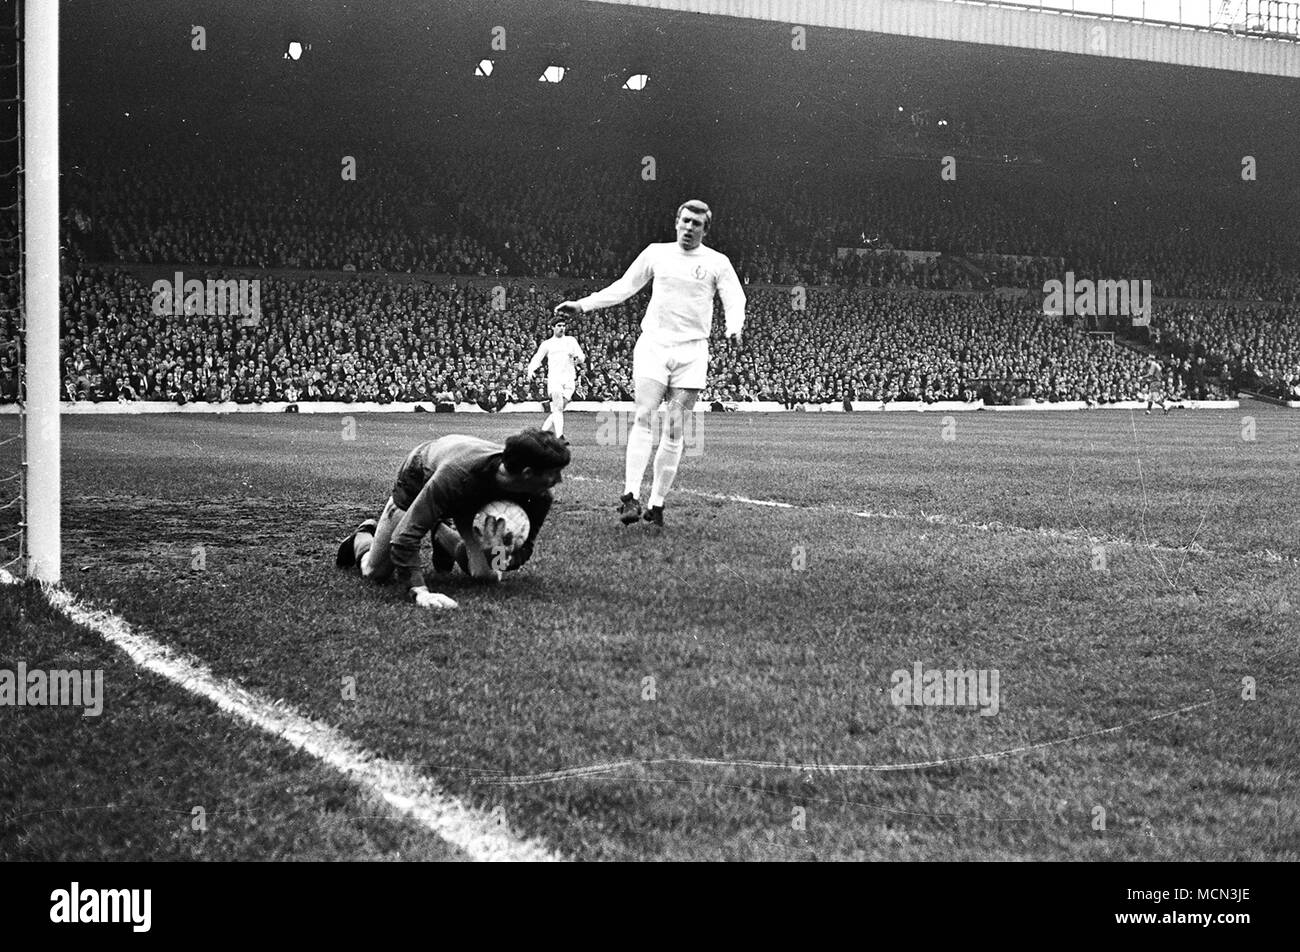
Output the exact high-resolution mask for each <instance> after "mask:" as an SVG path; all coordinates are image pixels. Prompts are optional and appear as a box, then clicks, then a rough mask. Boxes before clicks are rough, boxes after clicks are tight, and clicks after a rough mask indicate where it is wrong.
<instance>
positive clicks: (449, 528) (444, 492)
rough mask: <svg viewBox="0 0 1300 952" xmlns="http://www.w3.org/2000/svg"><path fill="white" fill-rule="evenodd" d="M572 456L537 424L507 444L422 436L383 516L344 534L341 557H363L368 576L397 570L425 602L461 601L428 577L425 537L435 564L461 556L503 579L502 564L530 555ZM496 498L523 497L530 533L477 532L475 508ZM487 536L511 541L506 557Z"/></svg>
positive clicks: (484, 574)
mask: <svg viewBox="0 0 1300 952" xmlns="http://www.w3.org/2000/svg"><path fill="white" fill-rule="evenodd" d="M569 459H570V456H569V448H568V447H567V446H565V445H564V444H563V443H561V442H560V441H559V439H557V438H556V436H555V435H554V434H553V433H545V432H543V431H541V430H537V429H529V430H524V431H522V432H520V433H516V434H514V435H513V436H511V437H509V438H508V439H507V440H506V442H505V444H504V445H502V444H500V443H493V442H490V441H488V440H481V439H479V438H477V437H473V436H460V435H455V434H453V435H450V436H444V437H442V438H440V439H436V440H429V441H428V442H425V443H421V444H420V445H419V446H417V447H415V449H413V450H411V452H410V453H408V454H407V456H406V459H405V461H404V462H403V463H402V466H401V469H400V470H398V473H397V482H396V484H395V485H394V486H393V493H392V495H391V496H390V497H389V498H388V502H387V503H386V504H385V505H384V509H383V512H382V513H381V514H380V516H379V519H378V520H375V519H367V520H366V521H365V522H363V523H362V524H361V525H360V526H358V527H357V530H356V531H355V532H353V533H352V534H351V535H350V536H348V537H347V538H346V539H344V540H343V541H342V543H341V544H340V545H339V550H338V556H337V558H336V564H337V565H338V566H339V567H340V568H348V567H351V566H353V565H359V566H360V568H361V574H362V576H363V577H365V578H368V579H372V580H373V581H376V582H385V581H388V580H389V579H390V578H395V579H396V580H397V582H398V584H400V585H401V586H402V587H403V588H405V589H406V590H407V593H408V596H409V597H410V598H411V599H413V600H414V601H415V603H416V604H417V605H419V606H420V607H421V608H455V607H456V602H455V601H453V600H452V599H451V598H449V597H447V596H446V595H443V594H441V593H439V592H431V591H429V589H428V587H427V586H426V585H425V583H424V573H423V571H422V567H421V564H420V543H421V542H423V540H424V537H425V536H426V535H432V537H433V540H432V541H433V568H434V571H435V572H449V571H451V569H452V568H453V567H454V565H455V564H456V563H457V562H459V563H460V565H461V567H462V568H463V569H465V570H466V571H467V572H468V573H469V574H470V575H472V576H474V577H475V578H477V579H480V580H483V581H489V582H495V581H498V580H499V579H500V577H501V574H500V573H501V571H502V570H504V571H510V570H513V569H517V568H519V567H520V566H522V565H523V564H524V563H525V562H527V561H528V559H529V557H530V556H531V555H532V553H533V542H534V540H535V539H536V538H537V533H538V530H539V529H541V527H542V523H543V522H544V521H545V520H546V514H547V513H548V512H549V511H550V508H551V501H552V497H551V487H552V486H554V485H555V484H556V483H558V482H560V481H561V479H562V478H563V475H562V471H563V469H564V467H565V466H567V465H569ZM494 500H507V501H510V502H514V503H518V504H519V505H520V506H521V507H522V508H523V510H524V511H525V512H526V513H527V514H528V521H529V531H528V538H527V539H525V540H524V541H523V542H522V543H521V544H519V545H518V546H515V544H514V543H515V542H516V540H515V539H513V538H511V537H510V534H509V533H505V534H504V535H501V536H500V538H499V539H497V538H496V536H497V535H498V531H499V528H500V526H499V524H498V525H497V526H491V527H488V532H487V536H488V538H487V539H485V538H483V537H480V536H479V535H478V533H477V530H476V529H475V527H474V516H475V515H476V514H477V513H478V511H479V510H480V509H482V508H483V506H485V505H486V504H487V503H489V502H492V501H494ZM488 541H497V542H499V544H500V545H502V546H504V547H505V548H506V549H513V552H512V554H511V556H510V560H509V562H508V563H506V564H505V565H493V564H490V562H489V559H488V555H487V553H486V551H485V548H484V547H485V544H486V542H488ZM493 561H496V560H495V559H494V560H493Z"/></svg>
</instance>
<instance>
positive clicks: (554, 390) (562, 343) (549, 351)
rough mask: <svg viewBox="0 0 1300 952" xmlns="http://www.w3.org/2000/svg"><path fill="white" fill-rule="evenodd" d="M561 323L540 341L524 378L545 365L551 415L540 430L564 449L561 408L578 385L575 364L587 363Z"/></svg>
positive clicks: (562, 409) (562, 411)
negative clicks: (548, 434) (551, 434)
mask: <svg viewBox="0 0 1300 952" xmlns="http://www.w3.org/2000/svg"><path fill="white" fill-rule="evenodd" d="M564 331H565V324H564V321H562V320H559V321H556V322H555V325H554V327H553V329H552V334H551V336H550V337H548V338H546V340H544V341H542V343H541V346H540V347H538V348H537V353H535V354H533V359H532V360H530V361H529V362H528V371H527V376H528V377H530V378H531V377H532V375H533V374H535V373H537V368H538V367H540V366H541V365H542V361H543V360H545V361H546V393H547V396H549V397H550V399H551V415H550V416H548V417H547V418H546V422H545V423H543V424H542V429H543V430H547V431H550V432H551V433H554V434H555V435H556V436H557V437H559V438H560V440H561V441H563V443H564V444H565V445H566V446H567V445H568V443H569V441H568V440H567V439H565V438H564V408H565V407H566V406H568V405H569V400H570V399H572V397H573V390H574V388H575V387H576V386H577V385H578V364H580V363H582V362H583V361H584V360H586V359H587V355H586V354H584V353H583V352H582V348H581V347H580V346H579V345H578V342H577V340H575V339H574V338H572V337H569V336H567V335H566V334H565V333H564Z"/></svg>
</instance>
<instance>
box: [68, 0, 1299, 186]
mask: <svg viewBox="0 0 1300 952" xmlns="http://www.w3.org/2000/svg"><path fill="white" fill-rule="evenodd" d="M195 26H202V27H203V28H204V32H205V38H206V50H203V51H196V50H194V49H192V45H193V44H192V39H191V37H192V31H193V28H194V27H195ZM494 27H502V28H504V45H505V49H503V50H502V49H497V50H494V49H493V48H492V46H493V39H494V35H496V34H494V31H493V28H494ZM62 35H63V48H62V64H63V66H62V69H63V79H64V95H63V98H64V101H65V103H66V104H67V105H68V106H69V107H70V112H69V115H68V117H67V119H65V122H66V123H68V128H69V130H70V133H71V134H72V135H74V136H75V135H76V134H78V133H79V132H80V133H84V134H87V135H94V134H96V133H97V130H98V129H99V127H100V126H101V125H102V124H103V123H104V122H105V121H106V119H110V118H111V119H112V121H114V122H116V123H118V124H122V123H126V124H128V125H129V124H130V123H139V122H140V121H141V120H156V121H157V122H160V123H163V124H170V125H173V126H177V127H179V126H180V125H181V124H184V126H185V127H186V128H188V129H195V128H202V127H205V126H208V125H216V124H220V123H222V122H226V121H228V120H230V119H231V118H232V117H234V118H235V119H236V120H238V121H240V122H244V123H248V124H254V123H258V122H266V123H270V124H273V125H274V126H275V127H277V128H279V129H282V130H293V129H310V130H314V131H316V132H318V133H320V134H327V135H333V136H336V137H343V136H351V137H354V138H356V137H361V136H365V135H374V136H389V135H417V136H418V135H419V134H420V133H421V131H422V130H424V129H426V128H431V127H432V126H434V125H436V124H439V123H442V124H446V123H453V124H459V125H460V126H462V127H464V128H474V129H477V130H485V129H486V130H496V129H499V130H500V131H502V132H506V131H508V130H510V129H514V128H518V127H519V126H520V124H525V125H526V124H532V125H534V126H540V127H542V128H551V129H553V130H554V133H555V134H556V135H582V134H594V133H596V132H597V131H600V130H602V129H604V130H611V131H612V132H613V133H614V134H621V133H627V132H628V131H629V130H634V129H642V130H644V129H652V128H669V129H676V130H690V131H691V134H694V135H699V134H700V130H702V129H716V130H718V134H719V135H728V136H732V137H735V136H737V135H750V136H754V137H756V138H761V137H762V136H765V135H770V134H772V132H773V130H781V131H783V134H789V135H796V134H797V135H801V136H810V135H811V136H821V137H823V138H826V139H839V140H843V141H844V142H846V143H848V142H851V141H853V140H854V138H855V137H857V136H859V135H860V131H861V129H862V127H863V125H864V124H869V123H870V122H872V121H874V120H875V117H877V116H879V115H880V114H881V113H882V112H883V111H885V110H888V109H894V108H897V107H898V106H903V107H905V108H907V109H908V110H911V109H914V108H927V109H933V110H939V111H947V112H950V113H953V114H960V115H980V116H983V117H985V118H986V119H988V118H992V119H993V120H994V121H996V122H999V123H1002V124H1004V125H1005V127H1006V129H1007V131H1008V134H1010V135H1023V136H1029V137H1033V138H1034V139H1035V140H1036V142H1037V143H1038V144H1039V145H1040V147H1041V148H1043V149H1044V150H1045V151H1046V152H1047V153H1048V154H1049V155H1054V156H1055V157H1056V158H1058V159H1061V160H1068V159H1069V158H1070V157H1071V156H1077V155H1079V154H1081V153H1088V152H1091V151H1095V150H1096V149H1097V148H1099V147H1105V145H1106V143H1114V145H1115V147H1116V148H1119V149H1120V150H1121V151H1124V150H1140V149H1142V148H1153V147H1154V148H1161V149H1167V150H1170V151H1176V150H1178V149H1180V148H1195V147H1199V146H1200V145H1202V144H1204V143H1207V142H1212V143H1222V144H1223V146H1224V148H1225V150H1226V152H1227V153H1229V154H1230V153H1232V152H1233V151H1236V152H1238V153H1241V152H1252V153H1254V154H1261V153H1262V154H1271V153H1273V152H1276V153H1277V154H1278V155H1279V157H1284V156H1286V155H1288V154H1294V152H1295V150H1296V144H1297V135H1298V134H1297V128H1300V123H1298V122H1297V108H1298V107H1297V101H1298V100H1300V96H1297V91H1298V87H1297V81H1295V80H1287V79H1280V78H1272V77H1263V76H1253V75H1244V74H1239V73H1227V72H1222V71H1216V70H1203V69H1190V68H1182V67H1172V66H1166V65H1160V64H1151V63H1141V62H1132V61H1115V60H1103V59H1097V58H1091V57H1082V56H1067V55H1061V54H1048V53H1041V52H1036V51H1031V50H1020V49H1009V48H1002V47H991V46H980V45H975V44H969V43H954V42H946V41H938V40H928V39H919V38H911V37H899V36H888V35H881V34H869V33H861V32H855V31H849V30H830V29H820V30H816V31H815V32H813V33H811V34H810V39H809V48H808V49H807V50H806V51H797V50H793V49H792V48H791V36H790V27H789V25H788V24H784V23H775V22H765V21H753V20H743V19H737V18H734V17H712V16H702V15H698V14H690V13H681V12H673V11H664V10H656V9H645V8H642V7H629V6H624V5H613V4H609V3H605V2H590V0H535V2H530V3H529V4H527V5H521V4H517V3H506V2H500V0H474V2H466V3H460V4H457V5H455V6H444V5H437V6H432V5H430V6H425V5H414V4H410V3H408V2H404V0H365V2H357V0H315V2H306V0H281V2H277V3H274V4H266V3H263V2H261V0H220V2H216V0H193V2H191V3H187V4H186V5H185V6H184V7H181V8H176V7H174V6H172V5H161V6H160V5H158V4H155V3H152V2H148V0H118V2H115V3H113V4H75V5H68V6H67V7H65V11H64V15H63V34H62ZM290 40H297V41H300V42H302V43H304V44H308V45H309V46H310V49H309V50H307V51H306V52H305V53H304V54H303V56H302V58H301V59H300V60H298V61H290V60H286V59H285V58H284V51H285V46H286V44H287V43H288V42H289V41H290ZM485 58H491V59H492V60H493V68H492V71H491V75H490V77H483V76H477V77H476V76H475V75H474V74H475V69H476V66H477V65H478V64H479V63H480V61H481V60H483V59H485ZM557 64H558V65H561V66H564V67H566V73H565V77H564V81H563V82H562V83H558V84H542V83H539V82H538V77H539V76H540V75H541V73H542V71H543V70H545V69H546V68H547V67H548V66H550V65H557ZM633 74H646V75H648V76H649V82H648V84H647V86H646V89H645V90H644V91H642V92H640V93H632V92H629V91H627V90H625V89H623V88H622V87H623V85H624V84H625V83H626V80H627V78H628V77H629V76H630V75H633ZM633 100H634V101H633ZM127 112H129V113H131V116H130V119H127V118H126V117H125V116H124V114H125V113H127ZM602 124H603V125H602Z"/></svg>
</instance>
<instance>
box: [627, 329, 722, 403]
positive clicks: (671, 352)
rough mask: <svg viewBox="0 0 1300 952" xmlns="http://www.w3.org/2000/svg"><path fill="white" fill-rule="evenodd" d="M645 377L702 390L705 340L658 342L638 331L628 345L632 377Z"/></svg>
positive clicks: (706, 374)
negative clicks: (630, 346) (633, 340)
mask: <svg viewBox="0 0 1300 952" xmlns="http://www.w3.org/2000/svg"><path fill="white" fill-rule="evenodd" d="M641 377H649V378H650V379H651V380H656V381H658V382H659V383H661V384H664V385H665V386H668V387H680V388H682V389H683V390H703V389H704V387H705V386H706V385H707V384H708V378H709V342H708V340H706V339H703V338H701V339H700V340H690V341H685V342H684V343H680V344H661V343H659V342H658V341H655V340H653V339H651V338H649V337H647V336H646V335H645V334H642V335H641V336H640V337H639V338H638V339H637V342H636V346H635V347H634V348H632V379H633V380H634V381H635V380H638V379H640V378H641Z"/></svg>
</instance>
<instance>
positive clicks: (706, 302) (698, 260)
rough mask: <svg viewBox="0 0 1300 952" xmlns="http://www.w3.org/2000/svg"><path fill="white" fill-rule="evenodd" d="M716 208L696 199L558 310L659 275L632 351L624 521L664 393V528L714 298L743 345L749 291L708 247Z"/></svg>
mask: <svg viewBox="0 0 1300 952" xmlns="http://www.w3.org/2000/svg"><path fill="white" fill-rule="evenodd" d="M712 221H713V212H712V211H711V210H710V209H709V206H708V205H706V204H705V203H704V202H701V201H699V200H696V199H692V200H691V201H688V202H683V203H682V204H681V205H680V206H678V208H677V222H676V227H677V240H676V241H666V242H661V243H655V244H652V245H648V246H647V247H646V249H645V251H643V252H641V254H639V255H638V256H637V259H636V260H635V261H633V262H632V266H631V267H630V268H628V269H627V273H626V274H624V275H623V277H621V278H619V279H618V280H617V281H615V282H614V283H613V284H611V285H610V286H609V287H607V288H605V289H604V290H603V291H597V292H596V293H595V294H589V295H587V296H586V297H584V298H581V299H580V300H577V301H565V302H564V303H562V304H560V305H558V306H557V307H556V308H555V313H556V314H568V315H577V314H583V313H585V312H587V311H591V310H595V309H597V308H602V307H610V306H612V305H614V304H621V303H622V302H623V301H626V300H627V299H628V298H630V297H631V296H632V295H634V294H636V293H637V292H638V291H640V290H641V289H642V288H643V287H645V285H646V283H647V282H648V281H650V280H652V279H653V281H654V284H653V285H652V286H651V292H650V304H649V306H647V307H646V312H645V317H644V318H643V319H642V321H641V336H640V338H638V339H637V342H636V347H635V348H634V349H633V351H632V380H633V383H634V385H635V387H636V417H635V419H634V420H633V423H632V429H631V432H630V433H629V434H628V440H627V458H626V463H625V469H624V483H623V496H622V498H620V499H619V510H618V514H619V519H620V521H622V523H623V524H624V525H631V524H632V523H634V522H636V521H638V520H639V519H640V518H641V514H642V510H641V503H640V501H639V498H638V497H639V496H640V493H641V480H642V479H643V478H644V477H645V467H646V463H647V462H649V459H650V448H651V421H652V420H653V418H654V415H655V414H656V413H657V412H658V411H659V405H660V404H661V403H662V402H663V401H664V400H665V399H666V400H667V401H668V411H667V416H666V419H665V426H664V430H663V435H662V436H661V438H660V440H659V449H658V451H657V452H656V453H655V458H654V482H653V483H652V484H651V487H650V499H649V507H648V508H647V509H646V510H645V520H646V522H649V523H651V524H652V525H655V526H658V527H660V528H662V527H663V524H664V498H665V497H666V496H667V495H668V491H669V490H670V489H671V488H672V485H673V478H674V477H675V476H676V475H677V464H678V463H679V462H680V461H681V458H682V431H683V425H684V418H685V414H687V413H689V412H691V410H692V408H693V407H694V406H695V399H696V398H697V397H698V396H699V393H700V391H701V390H703V389H704V386H705V384H706V382H707V376H708V368H709V330H710V329H711V328H712V326H713V298H714V296H715V295H717V296H718V297H720V298H722V309H723V313H724V315H725V318H726V322H727V325H726V326H727V336H728V337H730V338H731V339H732V340H733V341H735V343H736V344H737V345H739V344H740V336H741V331H742V329H743V328H744V325H745V291H744V289H743V288H742V287H741V284H740V279H739V278H738V277H736V270H735V268H733V267H732V266H731V261H730V260H729V259H728V258H727V256H726V255H724V254H722V253H721V252H719V251H714V250H713V249H712V248H707V247H705V246H704V244H703V243H702V242H703V239H704V235H705V234H706V233H707V232H708V230H709V225H710V224H711V223H712Z"/></svg>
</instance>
